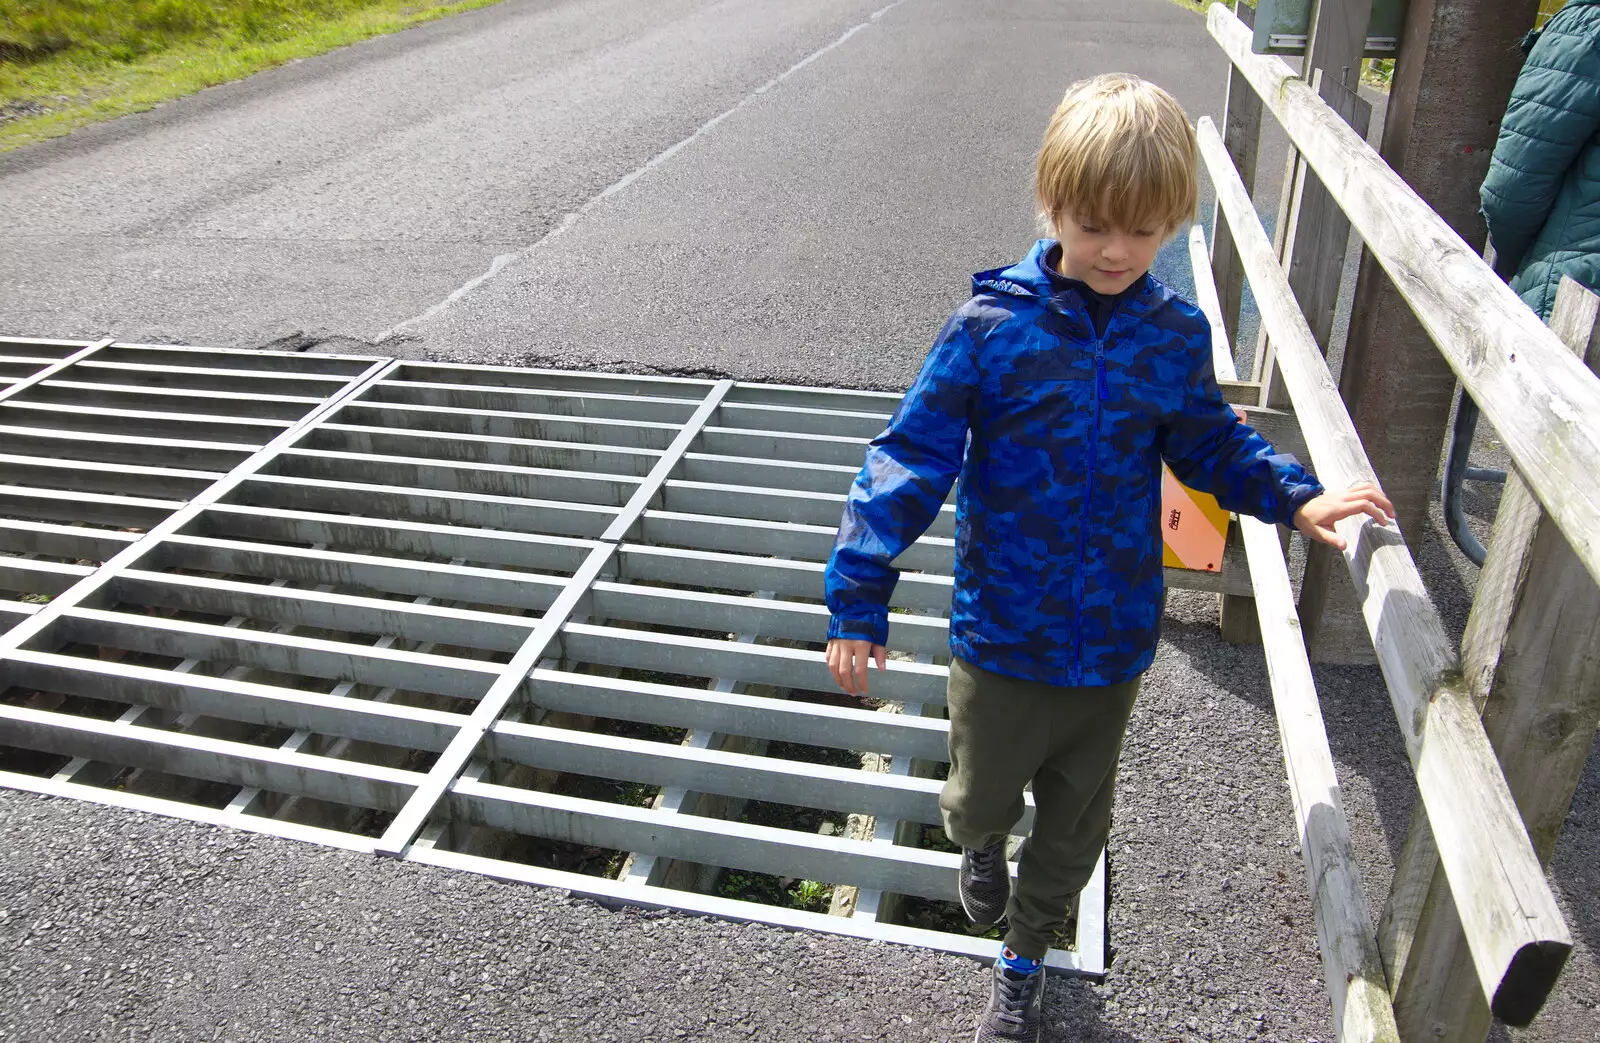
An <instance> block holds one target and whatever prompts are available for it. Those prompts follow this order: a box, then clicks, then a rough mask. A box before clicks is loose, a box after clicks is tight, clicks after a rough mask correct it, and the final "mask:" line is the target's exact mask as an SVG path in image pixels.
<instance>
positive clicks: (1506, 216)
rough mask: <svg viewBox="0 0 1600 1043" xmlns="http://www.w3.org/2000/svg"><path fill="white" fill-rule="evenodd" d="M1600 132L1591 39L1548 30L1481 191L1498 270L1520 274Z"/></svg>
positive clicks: (1517, 91)
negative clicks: (1573, 170)
mask: <svg viewBox="0 0 1600 1043" xmlns="http://www.w3.org/2000/svg"><path fill="white" fill-rule="evenodd" d="M1597 128H1600V54H1597V53H1596V46H1595V41H1594V40H1593V39H1592V38H1590V37H1589V36H1587V35H1580V34H1576V33H1573V32H1570V31H1563V25H1562V23H1561V22H1559V21H1558V22H1555V23H1552V24H1551V25H1548V26H1546V27H1545V31H1544V32H1543V33H1542V34H1541V35H1540V37H1539V41H1538V43H1536V44H1535V45H1534V47H1533V50H1532V52H1530V53H1529V55H1528V61H1527V63H1526V64H1525V65H1524V66H1523V67H1522V72H1521V74H1520V75H1518V77H1517V83H1516V87H1515V88H1514V89H1513V90H1512V92H1511V103H1510V105H1508V106H1507V107H1506V114H1505V118H1504V119H1503V120H1502V121H1501V123H1500V135H1499V137H1498V139H1497V140H1496V141H1495V146H1494V155H1493V156H1492V157H1490V160H1489V174H1488V176H1487V177H1486V178H1484V182H1483V187H1482V188H1481V189H1480V191H1479V199H1480V201H1481V202H1482V204H1483V216H1484V219H1485V220H1486V221H1487V222H1488V224H1489V239H1490V241H1491V242H1492V243H1494V249H1495V255H1496V256H1495V270H1496V271H1498V272H1499V273H1500V274H1501V275H1502V276H1510V275H1513V274H1515V273H1516V272H1517V271H1518V270H1519V269H1520V268H1521V267H1522V260H1523V258H1524V256H1525V255H1526V254H1527V252H1528V248H1529V247H1530V246H1532V245H1533V241H1534V239H1535V237H1536V236H1538V234H1539V230H1540V229H1541V228H1543V227H1544V223H1545V220H1546V219H1547V218H1548V217H1549V215H1550V210H1551V208H1552V207H1553V206H1554V205H1555V200H1556V194H1557V193H1558V192H1559V191H1560V188H1561V183H1562V180H1563V179H1564V178H1565V176H1566V173H1567V170H1568V168H1569V167H1571V166H1572V163H1573V161H1574V160H1575V159H1576V158H1577V156H1578V154H1579V152H1580V151H1582V149H1583V148H1584V146H1585V145H1587V144H1588V142H1589V140H1590V138H1591V137H1593V136H1594V133H1595V130H1596V129H1597Z"/></svg>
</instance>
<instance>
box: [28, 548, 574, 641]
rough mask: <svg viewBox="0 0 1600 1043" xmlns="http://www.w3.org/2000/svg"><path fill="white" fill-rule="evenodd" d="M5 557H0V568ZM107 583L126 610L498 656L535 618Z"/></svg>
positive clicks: (322, 594)
mask: <svg viewBox="0 0 1600 1043" xmlns="http://www.w3.org/2000/svg"><path fill="white" fill-rule="evenodd" d="M4 560H5V559H0V563H3V562H4ZM84 571H85V572H87V571H89V570H87V569H85V570H84ZM0 576H3V573H0ZM112 586H113V588H114V591H115V596H116V597H117V598H118V599H119V600H120V601H121V602H122V603H124V604H129V605H146V606H156V607H161V608H169V609H176V610H178V611H184V612H199V613H203V614H209V615H226V614H228V613H230V612H231V613H236V614H238V615H242V616H245V617H247V618H249V619H259V620H266V621H269V622H272V623H278V624H281V625H283V626H287V627H316V628H322V629H325V630H337V631H348V632H350V633H358V634H376V635H384V634H389V635H393V636H395V637H399V638H402V639H404V640H407V641H416V642H419V643H420V642H434V643H438V644H447V645H460V646H461V647H464V648H481V649H487V650H490V651H496V652H507V651H512V650H514V649H516V648H517V646H518V645H520V644H521V643H522V640H523V639H524V638H525V637H527V634H528V631H530V630H532V629H533V625H534V618H533V617H530V616H518V615H509V614H506V613H503V612H481V611H477V610H475V609H465V608H446V607H443V606H440V605H434V604H427V605H418V604H415V603H413V602H409V601H396V600H392V599H387V598H371V597H363V596H360V595H356V594H342V593H337V592H333V591H320V590H304V589H299V588H295V587H287V586H281V587H279V586H269V585H267V584H264V583H240V582H237V581H234V580H225V579H212V578H209V577H205V576H182V575H176V574H172V573H160V572H146V571H144V570H141V569H127V570H125V571H123V572H122V573H120V574H118V575H117V577H116V578H115V579H114V580H113V581H112ZM552 600H553V598H552Z"/></svg>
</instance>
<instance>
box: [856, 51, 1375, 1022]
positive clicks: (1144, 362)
mask: <svg viewBox="0 0 1600 1043" xmlns="http://www.w3.org/2000/svg"><path fill="white" fill-rule="evenodd" d="M1035 189H1036V194H1037V198H1038V204H1039V208H1040V211H1041V214H1042V217H1043V220H1044V221H1045V223H1046V225H1047V226H1048V227H1049V228H1050V230H1051V231H1052V232H1053V233H1054V235H1055V238H1054V239H1053V240H1051V239H1046V240H1041V241H1040V242H1038V243H1037V244H1036V245H1035V246H1034V248H1033V250H1032V252H1030V253H1029V254H1028V256H1027V257H1026V258H1025V259H1023V260H1022V261H1020V262H1019V263H1017V264H1015V265H1013V266H1012V267H1010V268H1006V269H1003V270H997V271H990V272H984V273H981V274H979V275H977V276H976V277H974V279H973V292H974V296H973V298H972V300H970V301H969V302H967V303H966V304H965V305H963V306H962V307H961V309H960V310H959V311H957V312H956V314H955V317H954V318H952V319H951V320H950V322H949V323H948V324H947V325H946V326H945V328H944V331H943V332H942V333H941V334H940V335H939V338H938V340H937V341H936V342H935V343H934V346H933V350H932V351H931V352H930V353H929V355H928V358H927V361H926V362H925V363H924V365H923V367H922V372H921V373H920V374H919V375H918V377H917V380H916V383H914V384H913V385H912V387H911V389H910V390H909V391H908V392H907V393H906V396H905V399H904V401H903V402H902V403H901V404H900V408H899V409H898V411H897V412H896V413H895V416H894V418H893V419H892V420H891V421H890V423H889V427H888V429H887V430H886V431H884V432H883V434H881V435H879V436H878V437H877V438H875V439H873V441H872V443H871V445H870V447H869V448H868V450H867V457H866V465H865V466H864V467H863V468H862V470H861V474H860V475H859V476H858V477H857V478H856V481H855V484H854V485H853V486H852V488H851V490H850V496H849V500H848V502H847V504H846V506H845V510H844V520H843V522H842V523H841V524H840V526H839V535H838V539H837V542H836V543H835V545H834V550H833V555H832V559H831V560H830V561H829V563H828V570H827V598H828V608H829V609H830V611H831V612H832V620H831V622H830V624H829V627H828V638H829V641H828V663H829V666H830V668H831V669H832V670H833V673H834V676H835V678H836V679H837V680H838V681H839V683H840V685H841V686H843V687H844V688H845V690H846V691H849V692H852V693H861V694H864V693H865V692H866V688H867V662H868V661H869V660H872V661H875V662H876V663H877V665H878V668H879V669H880V670H881V669H883V667H884V655H885V652H884V644H885V642H886V640H887V637H888V604H889V595H890V592H891V591H892V590H893V588H894V583H895V579H896V576H897V573H896V571H895V569H894V568H893V566H892V565H891V562H892V561H893V559H894V558H895V556H896V555H897V554H899V553H900V552H901V551H902V550H904V549H905V548H906V547H907V546H908V545H909V544H910V543H911V542H912V541H914V540H915V539H916V538H917V537H918V536H919V535H921V533H922V532H923V530H925V529H926V528H927V526H928V524H929V523H930V522H931V521H932V519H933V517H934V515H935V514H936V512H937V511H938V509H939V506H940V505H941V504H942V503H943V502H944V499H945V496H946V494H947V493H948V492H949V490H950V486H951V484H952V483H953V482H954V481H955V479H956V477H957V475H958V474H959V475H960V477H961V485H960V491H959V493H958V496H957V500H956V510H957V536H956V561H955V593H954V600H953V606H952V610H951V619H950V651H951V662H950V681H949V693H948V699H949V713H950V777H949V781H948V782H946V783H945V787H944V790H943V792H942V794H941V796H940V801H939V804H940V808H941V810H942V812H943V817H944V827H945V832H946V834H947V835H948V836H949V837H950V839H951V841H953V842H954V843H957V844H960V845H961V847H962V848H963V854H962V858H961V872H960V898H961V904H962V906H963V907H964V908H965V909H966V911H967V915H968V916H969V917H970V918H971V919H972V920H973V921H974V922H975V923H978V924H992V923H996V922H998V921H999V920H1000V919H1001V917H1002V916H1006V917H1007V918H1008V923H1009V926H1008V928H1007V934H1006V937H1005V942H1004V945H1003V947H1002V949H1001V953H1000V958H999V959H998V960H997V961H996V963H995V966H994V983H993V988H992V990H991V995H990V1001H989V1007H988V1010H987V1011H985V1012H984V1015H983V1017H982V1020H981V1021H980V1022H979V1025H978V1030H977V1034H976V1036H975V1038H976V1040H977V1041H978V1043H987V1041H992V1040H1030V1041H1032V1040H1038V1039H1039V1038H1040V1033H1041V1018H1040V1003H1041V1000H1042V997H1043V984H1044V971H1043V959H1044V956H1045V952H1046V949H1047V948H1048V947H1049V944H1050V940H1051V938H1052V936H1053V935H1054V933H1055V932H1056V931H1057V930H1058V929H1059V928H1060V927H1061V926H1062V924H1063V922H1064V920H1065V918H1066V915H1067V911H1068V910H1069V909H1070V908H1072V906H1073V903H1074V900H1075V898H1076V896H1077V894H1078V892H1079V891H1080V890H1081V889H1082V888H1083V886H1084V884H1085V883H1086V882H1087V881H1088V879H1089V875H1090V873H1091V872H1092V871H1093V869H1094V865H1095V861H1096V859H1097V858H1098V856H1099V854H1100V850H1101V848H1102V847H1104V845H1105V842H1106V836H1107V834H1108V832H1109V830H1110V825H1111V803H1112V791H1113V787H1114V783H1115V779H1116V768H1117V759H1118V756H1119V755H1120V753H1121V750H1122V737H1123V732H1124V730H1125V728H1126V727H1127V723H1128V717H1129V714H1130V713H1131V712H1132V710H1133V702H1134V696H1135V693H1136V692H1137V691H1138V688H1139V679H1140V675H1142V674H1143V673H1144V671H1145V670H1146V669H1147V668H1148V667H1149V666H1150V663H1151V660H1152V659H1153V658H1154V656H1155V647H1156V639H1157V635H1158V630H1159V624H1160V619H1161V612H1162V604H1163V599H1164V594H1165V592H1164V588H1163V582H1162V565H1161V546H1162V544H1161V529H1160V524H1159V518H1158V515H1159V513H1160V507H1161V503H1160V499H1161V463H1162V461H1163V460H1165V461H1166V462H1167V463H1168V464H1169V465H1170V466H1171V467H1172V470H1173V472H1174V473H1175V474H1176V475H1177V477H1178V478H1179V480H1180V481H1182V482H1184V483H1185V484H1187V485H1191V486H1193V487H1195V488H1197V489H1201V490H1204V491H1206V492H1210V493H1213V494H1215V495H1216V496H1217V497H1218V499H1219V500H1220V501H1221V502H1222V504H1223V506H1224V507H1227V508H1228V509H1230V510H1233V511H1238V512H1241V513H1245V514H1250V515H1254V516H1255V517H1257V518H1261V519H1263V520H1267V519H1270V520H1271V521H1274V522H1281V523H1285V524H1290V523H1292V524H1294V525H1295V526H1297V527H1298V528H1299V529H1300V530H1301V531H1302V532H1304V533H1306V534H1307V535H1308V536H1309V537H1311V538H1313V539H1318V540H1321V541H1323V542H1326V543H1331V544H1334V545H1336V546H1342V545H1343V540H1342V539H1341V538H1340V537H1339V536H1337V535H1336V534H1335V533H1334V532H1333V529H1332V525H1333V524H1334V522H1336V521H1338V520H1340V519H1342V518H1346V517H1349V516H1351V515H1354V514H1357V513H1366V514H1368V515H1370V516H1372V517H1373V518H1374V519H1376V520H1377V521H1378V522H1380V523H1383V524H1387V522H1388V520H1389V514H1390V513H1391V512H1392V510H1393V508H1392V507H1391V505H1390V504H1389V501H1388V500H1386V499H1385V498H1384V497H1383V495H1382V494H1381V493H1380V492H1379V491H1378V490H1377V488H1376V487H1374V486H1371V485H1361V486H1357V487H1355V488H1352V489H1351V490H1350V491H1348V492H1346V493H1343V494H1337V495H1326V494H1324V492H1323V489H1322V486H1321V485H1320V484H1319V483H1318V482H1317V480H1316V479H1315V478H1313V477H1312V476H1311V475H1310V474H1309V473H1308V472H1307V471H1306V470H1305V468H1303V467H1302V466H1300V464H1299V463H1298V462H1296V461H1295V459H1294V458H1293V457H1291V456H1285V455H1279V454H1278V453H1276V452H1275V450H1274V449H1273V447H1272V446H1271V445H1270V444H1269V443H1268V442H1267V441H1266V440H1265V439H1263V438H1262V437H1261V436H1260V435H1258V434H1257V433H1256V432H1255V431H1254V430H1252V429H1251V428H1250V427H1248V426H1246V425H1245V424H1244V423H1242V422H1241V420H1240V418H1239V417H1238V416H1237V415H1236V414H1235V413H1234V411H1233V410H1232V409H1231V408H1230V407H1229V406H1228V405H1227V403H1225V402H1224V401H1223V398H1222V393H1221V391H1220V389H1219V388H1218V387H1217V382H1216V379H1215V376H1214V374H1213V370H1212V365H1211V342H1210V335H1209V327H1208V325H1207V323H1206V319H1205V317H1204V316H1203V315H1202V314H1201V312H1200V310H1199V309H1198V308H1196V307H1195V306H1194V305H1192V304H1190V303H1189V302H1188V301H1185V300H1183V299H1182V298H1179V297H1177V296H1175V295H1174V294H1173V293H1172V291H1170V290H1168V289H1167V288H1166V287H1165V286H1163V285H1161V284H1160V283H1159V282H1157V281H1156V280H1155V279H1154V278H1152V277H1151V276H1150V275H1149V274H1148V271H1149V268H1150V265H1151V263H1152V262H1153V261H1154V260H1155V256H1156V251H1157V250H1158V249H1159V248H1160V247H1161V245H1162V243H1163V242H1164V241H1166V240H1167V239H1169V238H1170V237H1171V236H1172V235H1173V233H1174V232H1176V231H1177V230H1178V228H1179V226H1180V225H1182V224H1183V223H1185V222H1187V221H1189V220H1192V219H1193V215H1194V210H1195V202H1196V195H1197V184H1196V146H1195V138H1194V132H1193V130H1192V129H1191V128H1190V126H1189V123H1188V120H1187V119H1186V118H1185V116H1184V113H1183V110H1182V109H1181V108H1180V107H1179V106H1178V103H1177V102H1176V101H1175V100H1173V98H1172V97H1171V95H1169V94H1167V92H1165V91H1163V90H1162V89H1160V88H1159V87H1156V86H1153V85H1151V84H1149V83H1146V82H1145V81H1143V80H1140V79H1138V78H1137V77H1134V76H1125V75H1112V76H1101V77H1098V78H1096V79H1093V80H1088V81H1085V82H1082V83H1078V84H1074V85H1073V86H1072V87H1071V88H1070V89H1069V90H1068V91H1067V94H1066V97H1065V98H1064V99H1063V101H1062V102H1061V106H1060V107H1059V108H1058V109H1057V110H1056V113H1055V116H1054V117H1053V118H1052V119H1051V121H1050V126H1049V129H1048V130H1047V131H1046V132H1045V138H1044V146H1043V148H1042V150H1041V151H1040V153H1039V160H1038V168H1037V175H1036V183H1035ZM1030 782H1031V783H1032V784H1033V796H1034V801H1035V805H1036V807H1035V812H1036V814H1035V818H1034V827H1033V833H1032V835H1031V836H1030V837H1029V838H1028V840H1027V842H1026V844H1025V845H1024V847H1023V853H1022V857H1021V862H1020V865H1019V868H1018V873H1017V887H1016V893H1015V894H1012V893H1011V883H1010V877H1009V874H1008V871H1007V866H1006V861H1005V840H1006V836H1007V834H1008V833H1009V832H1010V831H1011V828H1012V827H1013V826H1014V825H1015V824H1016V822H1017V821H1018V819H1019V818H1020V817H1021V815H1022V810H1023V788H1024V786H1026V785H1027V784H1028V783H1030Z"/></svg>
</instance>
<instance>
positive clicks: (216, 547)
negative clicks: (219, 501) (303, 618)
mask: <svg viewBox="0 0 1600 1043" xmlns="http://www.w3.org/2000/svg"><path fill="white" fill-rule="evenodd" d="M160 560H161V561H162V562H163V563H164V564H166V565H168V566H171V567H175V568H186V569H199V570H203V571H207V572H223V573H228V574H230V575H236V576H263V577H267V576H272V577H277V578H280V579H288V580H293V581H295V582H297V583H306V584H318V583H326V584H330V585H331V586H335V587H343V588H348V589H353V590H375V591H382V592H384V593H389V594H406V595H412V596H417V595H426V596H428V597H437V598H444V599H446V600H451V601H463V602H467V603H474V604H484V605H500V606H505V607H510V608H519V609H532V610H535V611H541V612H542V611H544V610H545V609H547V608H549V607H550V604H551V603H552V602H553V601H555V599H556V596H557V595H558V594H559V593H560V592H561V588H562V587H563V586H564V585H565V581H564V580H562V579H557V578H555V577H553V576H541V575H536V574H533V573H528V572H513V571H510V570H507V569H489V568H481V567H477V566H470V565H449V564H445V563H442V562H427V561H408V560H406V559H403V558H384V557H377V556H374V555H366V554H350V553H347V552H343V551H332V550H317V549H315V548H302V547H276V546H272V545H270V544H260V543H241V542H239V541H236V540H219V539H214V538H211V537H206V536H173V537H171V538H169V539H168V540H166V541H165V542H163V543H162V545H161V550H160Z"/></svg>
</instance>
